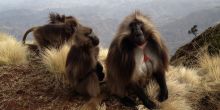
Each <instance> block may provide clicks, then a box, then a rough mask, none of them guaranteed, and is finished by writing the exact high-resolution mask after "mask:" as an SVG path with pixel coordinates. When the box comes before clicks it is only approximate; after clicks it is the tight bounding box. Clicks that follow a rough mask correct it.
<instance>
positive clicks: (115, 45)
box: [106, 11, 168, 97]
mask: <svg viewBox="0 0 220 110" xmlns="http://www.w3.org/2000/svg"><path fill="white" fill-rule="evenodd" d="M135 19H136V20H138V21H141V22H143V24H144V26H143V31H144V35H145V38H146V39H147V44H146V46H145V47H144V49H145V50H144V52H145V53H146V54H147V55H148V56H149V57H150V59H151V60H150V61H148V62H147V63H146V65H147V71H148V72H146V73H145V76H138V75H139V74H137V72H136V71H135V67H136V66H139V65H137V64H136V62H135V55H136V53H135V49H136V48H137V47H135V46H134V45H133V44H132V43H131V42H132V41H131V42H124V41H123V40H124V39H127V38H128V37H130V36H129V35H130V34H131V32H130V29H129V24H130V23H131V22H132V21H134V20H135ZM151 57H152V58H151ZM106 69H107V80H108V86H109V88H110V91H111V93H112V94H115V95H117V96H120V97H124V96H126V94H127V88H129V87H130V86H132V85H138V86H140V87H145V86H146V84H147V82H146V81H147V80H148V79H152V78H153V76H156V77H157V78H159V77H160V76H161V77H163V76H164V74H165V71H166V70H167V69H168V54H167V49H166V46H165V45H164V43H163V41H162V40H161V38H160V34H159V32H158V31H157V30H156V29H155V27H154V25H153V24H152V23H151V21H150V20H149V18H148V17H146V16H144V15H143V14H141V13H140V12H139V11H137V12H135V13H133V14H131V15H130V16H128V17H126V18H125V20H124V21H123V22H122V23H121V25H120V27H119V29H118V32H117V34H116V36H115V38H114V40H113V41H112V43H111V46H110V49H109V53H108V55H107V60H106ZM157 74H158V75H157ZM158 76H159V77H158Z"/></svg>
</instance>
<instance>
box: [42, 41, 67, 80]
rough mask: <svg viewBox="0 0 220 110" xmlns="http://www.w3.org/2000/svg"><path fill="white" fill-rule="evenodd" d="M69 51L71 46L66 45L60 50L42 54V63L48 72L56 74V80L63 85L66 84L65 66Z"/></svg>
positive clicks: (49, 50)
mask: <svg viewBox="0 0 220 110" xmlns="http://www.w3.org/2000/svg"><path fill="white" fill-rule="evenodd" d="M69 50H70V46H69V45H67V44H65V45H64V46H63V47H61V48H60V49H59V50H58V49H55V48H52V49H46V50H45V52H43V53H42V54H41V55H42V62H43V64H44V65H45V66H46V68H47V70H48V71H49V72H51V73H54V75H55V77H56V79H57V80H58V81H61V82H63V83H65V82H66V75H65V65H66V59H67V54H68V52H69Z"/></svg>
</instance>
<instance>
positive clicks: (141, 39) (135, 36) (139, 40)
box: [129, 19, 146, 46]
mask: <svg viewBox="0 0 220 110" xmlns="http://www.w3.org/2000/svg"><path fill="white" fill-rule="evenodd" d="M129 28H130V31H131V35H130V37H131V40H132V41H133V42H134V44H135V45H137V46H139V45H142V44H144V43H145V42H146V37H145V35H144V24H143V22H141V21H139V20H136V19H135V20H134V21H132V22H131V23H130V24H129Z"/></svg>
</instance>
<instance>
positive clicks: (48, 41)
mask: <svg viewBox="0 0 220 110" xmlns="http://www.w3.org/2000/svg"><path fill="white" fill-rule="evenodd" d="M78 25H79V23H78V22H77V21H76V20H75V19H68V20H66V21H65V22H64V23H55V24H47V25H43V26H38V27H33V28H31V29H29V30H27V32H26V33H25V34H24V37H23V43H24V44H25V40H26V37H27V35H28V33H30V32H32V31H33V35H34V38H35V40H36V42H37V44H38V46H39V47H40V49H43V48H51V47H56V48H59V47H60V46H61V45H62V44H64V43H65V42H67V41H68V40H70V39H71V38H73V36H74V34H75V31H76V28H78Z"/></svg>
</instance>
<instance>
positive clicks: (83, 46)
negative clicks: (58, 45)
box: [66, 28, 100, 110]
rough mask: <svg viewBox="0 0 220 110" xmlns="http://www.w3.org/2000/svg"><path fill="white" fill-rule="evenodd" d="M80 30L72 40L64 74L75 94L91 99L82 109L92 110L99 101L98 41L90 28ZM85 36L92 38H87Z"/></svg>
mask: <svg viewBox="0 0 220 110" xmlns="http://www.w3.org/2000/svg"><path fill="white" fill-rule="evenodd" d="M80 29H83V30H78V31H77V32H76V36H75V39H74V40H75V41H76V42H75V44H74V45H72V47H71V49H70V51H69V53H68V56H67V61H66V74H67V76H68V79H69V82H70V84H71V85H72V87H73V88H74V89H75V91H76V92H78V93H80V94H82V95H86V96H89V97H90V98H91V100H90V101H89V102H88V103H87V104H86V105H85V106H84V107H83V108H84V109H85V107H86V108H87V110H89V109H91V110H94V107H95V106H94V105H96V104H98V103H99V101H100V100H99V98H98V97H99V95H100V87H99V78H98V75H97V63H98V61H97V56H98V53H99V47H98V42H99V40H98V38H97V37H96V36H94V34H92V30H91V29H90V28H80ZM87 35H88V36H92V37H91V38H89V37H88V36H87ZM94 100H95V101H94ZM91 101H92V103H91ZM96 106H97V105H96ZM92 108H93V109H92Z"/></svg>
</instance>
